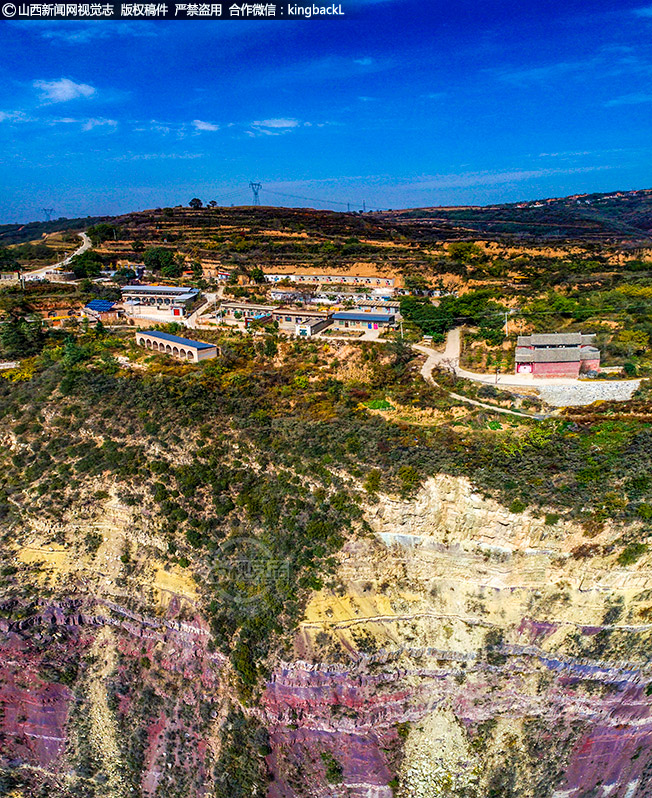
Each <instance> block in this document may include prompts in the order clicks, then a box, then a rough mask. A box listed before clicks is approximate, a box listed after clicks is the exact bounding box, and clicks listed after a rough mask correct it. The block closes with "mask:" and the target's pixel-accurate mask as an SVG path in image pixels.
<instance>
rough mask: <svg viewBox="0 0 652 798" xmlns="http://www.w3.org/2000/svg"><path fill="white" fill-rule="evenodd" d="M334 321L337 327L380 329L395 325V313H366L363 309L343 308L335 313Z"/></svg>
mask: <svg viewBox="0 0 652 798" xmlns="http://www.w3.org/2000/svg"><path fill="white" fill-rule="evenodd" d="M333 321H334V322H335V324H336V325H337V327H343V328H352V329H357V330H363V329H366V330H378V329H380V328H381V327H382V328H385V327H393V326H394V323H395V316H394V314H393V313H365V311H363V310H341V311H338V312H337V313H333Z"/></svg>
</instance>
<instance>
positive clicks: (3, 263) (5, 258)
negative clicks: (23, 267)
mask: <svg viewBox="0 0 652 798" xmlns="http://www.w3.org/2000/svg"><path fill="white" fill-rule="evenodd" d="M17 266H18V260H17V259H16V254H15V252H14V251H13V250H11V249H9V248H8V247H0V269H15V268H16V267H17Z"/></svg>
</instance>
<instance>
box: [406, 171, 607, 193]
mask: <svg viewBox="0 0 652 798" xmlns="http://www.w3.org/2000/svg"><path fill="white" fill-rule="evenodd" d="M612 168H613V167H611V166H577V167H568V168H558V169H555V168H551V169H513V170H511V171H504V172H490V171H486V172H462V173H460V174H448V175H432V176H430V177H427V178H425V179H424V180H419V181H417V182H414V183H411V184H409V188H411V189H413V190H414V189H421V190H424V189H437V188H468V187H472V186H496V185H501V184H504V183H519V182H522V181H526V180H536V179H537V178H540V177H553V176H555V175H575V174H583V173H585V172H598V171H603V170H605V169H612Z"/></svg>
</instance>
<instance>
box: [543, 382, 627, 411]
mask: <svg viewBox="0 0 652 798" xmlns="http://www.w3.org/2000/svg"><path fill="white" fill-rule="evenodd" d="M640 384H641V381H640V380H619V381H618V382H602V381H599V382H579V383H577V385H546V386H545V387H542V388H539V395H540V396H541V398H542V399H543V401H544V402H547V403H548V404H549V405H552V406H553V407H575V406H579V405H590V404H592V403H593V402H597V401H599V400H601V401H606V402H626V401H627V400H628V399H631V398H632V394H633V393H634V391H636V390H637V389H638V386H639V385H640Z"/></svg>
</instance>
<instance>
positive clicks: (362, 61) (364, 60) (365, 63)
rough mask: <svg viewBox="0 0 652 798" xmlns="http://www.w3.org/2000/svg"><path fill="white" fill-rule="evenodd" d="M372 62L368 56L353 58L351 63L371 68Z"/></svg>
mask: <svg viewBox="0 0 652 798" xmlns="http://www.w3.org/2000/svg"><path fill="white" fill-rule="evenodd" d="M373 62H374V59H373V58H369V57H368V56H367V57H365V58H355V59H354V61H353V63H354V64H359V65H360V66H371V65H372V64H373Z"/></svg>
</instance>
